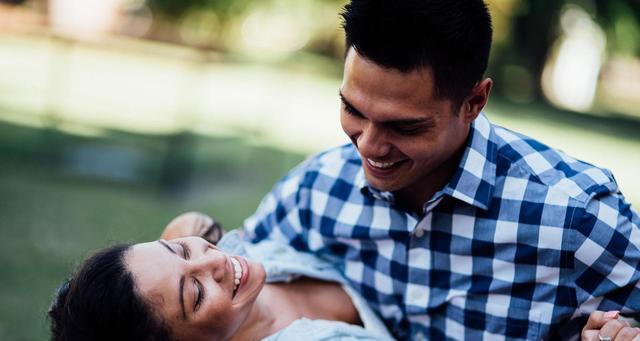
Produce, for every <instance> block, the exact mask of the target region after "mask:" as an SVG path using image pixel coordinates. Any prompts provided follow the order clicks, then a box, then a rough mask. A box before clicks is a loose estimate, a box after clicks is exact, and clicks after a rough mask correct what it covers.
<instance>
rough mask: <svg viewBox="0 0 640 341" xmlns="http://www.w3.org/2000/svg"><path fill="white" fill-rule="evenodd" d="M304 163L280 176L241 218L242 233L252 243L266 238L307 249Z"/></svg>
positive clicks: (307, 211)
mask: <svg viewBox="0 0 640 341" xmlns="http://www.w3.org/2000/svg"><path fill="white" fill-rule="evenodd" d="M305 164H306V162H305V163H303V164H302V165H300V166H299V167H297V168H296V169H294V170H293V171H291V172H290V173H289V174H288V175H287V176H286V177H284V178H283V179H282V180H280V181H279V182H278V183H277V184H276V185H275V186H274V187H273V189H272V190H271V192H269V193H268V194H267V195H266V196H265V197H264V198H263V199H262V202H261V203H260V205H259V206H258V209H257V210H256V212H255V213H254V214H253V215H252V216H251V217H249V218H248V219H246V220H245V222H244V232H245V233H244V237H245V239H246V240H249V241H251V242H253V243H256V242H259V241H261V240H265V239H269V240H274V241H277V242H282V243H285V244H289V245H291V246H293V247H294V248H296V249H297V250H300V251H309V247H308V242H307V238H308V229H309V221H310V218H309V216H310V215H311V214H312V213H311V210H310V208H309V207H308V202H309V200H308V196H309V191H310V189H309V188H308V186H305V185H304V180H305V179H304V178H305V174H306V173H305V172H304V169H305V167H304V166H305Z"/></svg>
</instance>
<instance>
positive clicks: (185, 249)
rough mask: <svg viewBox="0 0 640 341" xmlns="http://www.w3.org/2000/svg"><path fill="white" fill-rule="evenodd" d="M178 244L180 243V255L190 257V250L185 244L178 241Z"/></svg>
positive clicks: (185, 257)
mask: <svg viewBox="0 0 640 341" xmlns="http://www.w3.org/2000/svg"><path fill="white" fill-rule="evenodd" d="M178 244H180V246H181V247H182V256H183V257H184V259H189V258H190V257H191V250H189V247H188V246H187V244H185V243H183V242H178Z"/></svg>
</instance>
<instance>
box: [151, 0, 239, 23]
mask: <svg viewBox="0 0 640 341" xmlns="http://www.w3.org/2000/svg"><path fill="white" fill-rule="evenodd" d="M249 2H251V1H250V0H147V6H149V8H150V9H151V10H152V11H153V12H154V13H155V14H157V15H161V16H163V17H164V18H166V19H170V20H177V19H180V18H181V17H182V16H183V15H184V14H185V13H187V12H189V11H192V10H211V11H215V12H216V13H218V14H219V15H220V16H221V17H228V16H230V15H233V14H236V13H239V12H241V11H242V10H243V9H244V8H245V7H246V5H247V3H249Z"/></svg>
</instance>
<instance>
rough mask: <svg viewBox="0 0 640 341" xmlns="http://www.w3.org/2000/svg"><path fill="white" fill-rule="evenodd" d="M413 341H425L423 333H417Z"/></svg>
mask: <svg viewBox="0 0 640 341" xmlns="http://www.w3.org/2000/svg"><path fill="white" fill-rule="evenodd" d="M413 339H414V340H416V341H424V334H422V332H417V333H416V334H415V335H414V336H413Z"/></svg>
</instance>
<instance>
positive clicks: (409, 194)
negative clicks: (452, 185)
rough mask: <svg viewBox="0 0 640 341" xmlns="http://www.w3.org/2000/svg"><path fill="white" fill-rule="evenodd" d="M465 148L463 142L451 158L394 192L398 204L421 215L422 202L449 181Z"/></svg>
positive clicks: (425, 201) (427, 199)
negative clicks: (426, 174)
mask: <svg viewBox="0 0 640 341" xmlns="http://www.w3.org/2000/svg"><path fill="white" fill-rule="evenodd" d="M465 148H466V145H464V144H463V145H462V146H461V147H460V149H459V150H458V151H457V152H456V153H455V154H454V155H453V156H452V157H451V158H449V159H448V160H447V161H445V162H444V163H443V164H442V165H440V167H438V168H436V169H434V170H433V171H432V172H431V173H430V174H428V176H426V177H423V178H422V179H419V180H417V181H415V182H414V183H412V184H411V185H409V186H407V188H403V189H401V190H399V191H397V192H395V193H394V195H395V196H396V200H397V202H398V204H399V205H400V206H401V207H402V208H404V209H406V210H409V211H410V212H413V213H416V214H418V215H422V214H423V213H424V212H423V208H424V204H425V203H427V201H429V200H430V199H431V198H433V196H434V195H435V194H436V193H437V192H439V191H441V190H442V189H443V188H444V187H445V186H446V185H447V184H448V183H449V181H451V177H452V176H453V175H454V174H455V172H456V171H457V169H458V166H459V164H460V160H461V159H462V155H463V154H464V151H465Z"/></svg>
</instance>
